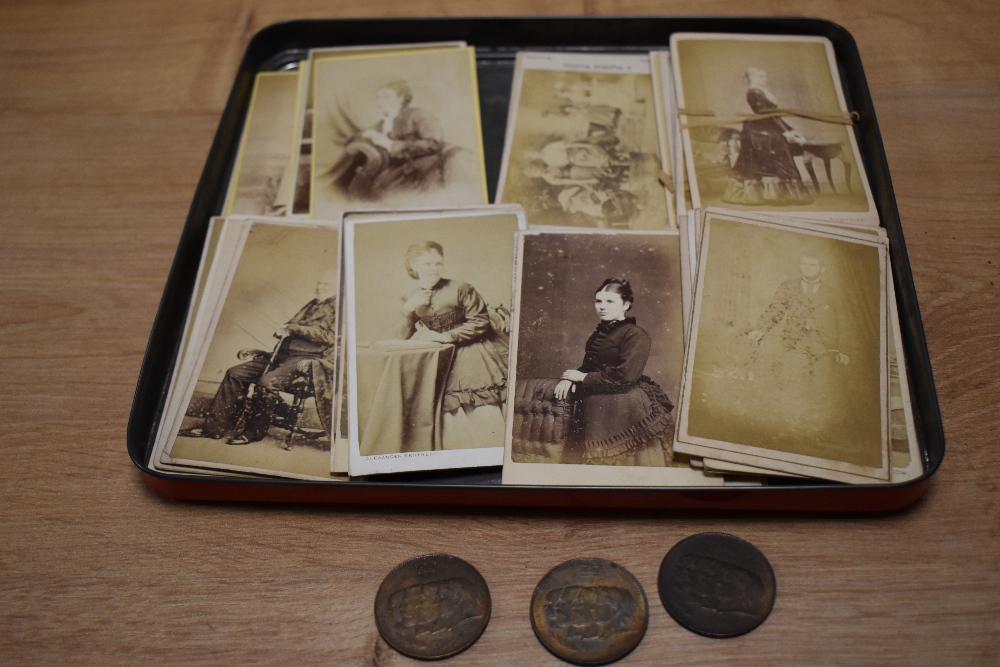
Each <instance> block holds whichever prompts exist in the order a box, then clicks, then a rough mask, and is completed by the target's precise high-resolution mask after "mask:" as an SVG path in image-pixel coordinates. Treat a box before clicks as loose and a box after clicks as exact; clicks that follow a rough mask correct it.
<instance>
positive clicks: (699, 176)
mask: <svg viewBox="0 0 1000 667" xmlns="http://www.w3.org/2000/svg"><path fill="white" fill-rule="evenodd" d="M671 45H672V46H671V55H672V58H673V66H674V76H675V81H676V92H677V106H678V114H679V116H680V119H681V125H682V128H683V140H684V149H685V157H686V160H687V169H688V173H689V176H690V177H691V178H690V186H691V193H692V199H693V205H694V207H695V208H703V207H709V206H722V207H726V208H731V209H741V210H751V211H761V212H763V211H772V212H773V211H778V210H780V211H782V213H784V214H788V215H795V216H800V217H802V216H804V217H808V218H816V219H826V220H831V221H841V222H850V223H855V224H878V214H877V211H876V210H875V206H874V202H873V200H872V196H871V191H870V189H869V186H868V179H867V177H866V175H865V170H864V165H863V164H862V163H861V160H860V156H859V153H858V148H857V142H856V140H855V137H854V130H853V128H852V127H851V122H852V118H851V116H850V113H849V110H848V109H847V108H846V105H845V103H844V97H843V92H842V90H841V87H840V81H839V74H838V73H837V68H836V61H835V59H834V55H833V48H832V46H831V45H830V43H829V42H828V41H827V40H826V39H824V38H819V37H816V38H811V37H781V36H760V35H725V36H720V35H687V34H678V35H674V36H673V38H672V42H671Z"/></svg>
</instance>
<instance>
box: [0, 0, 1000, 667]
mask: <svg viewBox="0 0 1000 667" xmlns="http://www.w3.org/2000/svg"><path fill="white" fill-rule="evenodd" d="M748 10H749V11H752V12H753V13H754V14H787V13H789V12H794V13H795V14H798V15H803V16H820V17H824V18H828V19H831V20H833V21H836V22H838V23H840V24H842V25H843V26H845V27H846V28H847V29H848V30H850V31H851V32H852V33H853V34H854V36H855V38H856V39H857V41H858V45H859V48H860V51H861V54H862V58H863V60H864V63H865V67H866V71H867V74H868V79H869V84H870V86H871V89H872V93H873V96H874V99H875V104H876V108H877V109H878V114H879V119H880V123H881V129H882V134H883V138H884V141H885V147H886V152H887V154H888V158H889V164H890V167H891V170H892V174H893V178H894V185H895V188H896V195H897V200H898V202H899V208H900V213H901V215H902V219H903V225H904V231H905V234H906V239H907V244H908V250H909V256H910V261H911V263H912V267H913V273H914V277H915V281H916V285H917V291H918V294H919V298H920V306H921V310H922V314H923V319H924V325H925V328H926V333H927V340H928V345H929V348H930V355H931V361H932V363H933V366H934V370H935V378H936V381H937V389H938V392H939V396H940V404H941V410H942V412H943V414H944V420H945V431H946V436H947V441H948V454H947V457H946V459H945V462H944V464H943V466H942V467H941V469H940V471H939V472H938V474H937V475H936V479H935V481H934V483H933V484H932V485H931V488H930V491H929V492H928V493H927V495H926V496H925V497H924V499H923V500H921V501H920V502H919V503H918V504H917V505H916V506H914V507H912V508H911V509H909V510H908V511H905V512H901V513H898V514H894V515H890V516H874V517H865V516H841V515H837V516H797V515H780V514H766V515H738V514H721V513H714V514H713V513H677V512H673V513H653V512H610V511H605V512H570V511H528V510H519V511H506V510H505V511H492V510H489V509H480V510H467V509H460V508H456V509H453V510H427V509H420V508H389V509H387V508H370V509H365V508H362V509H358V508H328V507H274V506H251V505H221V504H196V503H180V502H173V501H170V500H165V499H163V498H161V497H158V496H156V495H155V494H153V493H152V492H151V491H149V490H148V489H147V488H146V487H145V486H144V485H143V483H142V482H141V480H140V478H139V475H138V473H137V471H136V470H135V469H134V467H133V466H132V464H131V462H130V461H129V460H128V457H127V455H126V452H125V423H126V420H127V417H128V411H129V404H130V399H131V394H132V391H133V388H134V386H135V380H136V377H137V374H138V371H139V365H140V362H141V359H142V354H143V350H144V346H145V343H146V339H147V336H148V333H149V329H150V326H151V324H152V319H153V316H154V313H155V310H156V307H157V304H158V300H159V297H160V292H161V290H162V288H163V283H164V281H165V278H166V274H167V270H168V268H169V265H170V262H171V259H172V257H173V252H174V248H175V246H176V243H177V239H178V237H179V235H180V231H181V227H182V224H183V221H184V218H185V216H186V213H187V207H188V204H189V202H190V198H191V196H192V194H193V192H194V189H195V185H196V182H197V179H198V177H199V174H200V170H201V168H202V165H203V162H204V159H205V156H206V154H207V152H208V148H209V145H210V142H211V139H212V136H213V133H214V131H215V127H216V124H217V123H218V120H219V117H220V114H221V111H222V107H223V104H224V102H225V99H226V95H227V94H228V90H229V86H230V84H231V82H232V77H233V75H234V73H235V71H236V67H237V65H238V62H239V58H240V56H241V54H242V52H243V49H244V48H245V46H246V43H247V41H248V39H249V38H250V36H251V35H252V34H253V33H254V32H256V31H257V30H259V29H260V28H262V27H264V26H266V25H268V24H270V23H273V22H276V21H280V20H284V19H291V18H304V17H330V16H341V17H348V16H402V15H407V16H419V15H472V14H486V15H489V14H501V13H502V14H532V13H535V14H678V15H684V14H688V15H694V14H737V13H745V12H747V11H748ZM998 32H1000V12H998V10H997V7H996V3H995V2H994V1H993V0H986V1H983V2H973V1H971V0H957V1H956V0H951V1H948V2H945V1H944V0H928V1H927V2H921V3H913V2H907V1H905V0H885V1H884V2H878V3H875V2H862V1H861V0H843V1H838V2H834V1H832V0H804V1H803V2H798V3H796V4H794V5H790V4H787V3H784V2H778V1H776V0H764V1H762V2H757V3H755V4H754V5H753V6H752V8H751V7H750V6H749V5H746V4H745V3H740V2H736V0H699V1H696V0H678V1H676V2H668V3H664V2H652V1H651V0H621V1H616V2H603V3H599V2H596V1H594V0H545V1H543V2H527V1H526V0H510V1H508V2H503V3H500V2H490V3H486V2H483V3H478V4H475V3H470V2H459V1H457V0H437V1H432V0H415V1H414V2H409V3H399V2H390V1H388V0H368V1H366V2H359V1H357V0H346V1H344V2H340V3H336V4H331V3H329V2H318V1H313V0H300V1H297V2H293V1H280V0H272V1H270V2H249V1H242V2H241V1H237V0H220V1H218V2H211V3H207V2H194V1H191V0H187V1H183V2H174V3H157V2H150V1H148V0H141V1H140V0H136V1H133V2H124V1H115V0H91V1H87V2H76V3H66V2H56V1H55V0H43V1H37V2H27V1H19V2H14V1H11V2H6V3H3V5H2V6H0V147H2V150H0V183H3V186H4V187H3V215H0V225H2V233H3V237H2V238H3V241H2V242H0V359H2V360H3V361H2V362H0V369H2V371H3V372H2V373H0V424H2V428H0V455H2V465H0V663H3V664H5V665H17V664H25V665H38V664H58V663H60V662H70V663H73V664H100V665H104V664H138V663H142V664H148V665H151V664H190V665H218V664H294V663H301V664H336V665H339V664H344V665H379V666H381V667H385V666H388V665H405V664H417V663H416V662H415V661H412V660H409V659H407V658H404V657H402V656H400V655H398V654H396V653H395V652H393V651H392V650H391V649H389V648H388V647H387V646H386V645H385V644H384V643H382V642H380V641H379V640H377V638H376V631H375V626H374V621H373V618H372V601H373V599H374V595H375V591H376V589H377V587H378V584H379V582H380V580H381V578H382V577H383V576H384V574H385V573H387V572H388V571H389V570H390V569H391V568H392V567H393V566H395V565H396V564H397V563H399V562H400V561H402V560H404V559H405V558H407V557H409V556H413V555H417V554H420V553H427V552H446V553H452V554H455V555H458V556H461V557H462V558H465V559H466V560H468V561H470V562H471V563H473V564H475V565H476V566H477V567H478V568H479V569H480V571H481V572H482V573H483V575H484V576H485V577H486V580H487V581H488V582H489V584H490V586H491V590H492V594H493V600H494V612H493V619H492V621H491V623H490V626H489V627H488V628H487V630H486V633H485V634H484V635H483V637H482V638H481V639H480V641H479V642H478V643H477V644H476V645H475V646H473V647H472V648H471V649H470V650H469V651H467V652H466V653H464V654H462V655H460V656H458V657H456V658H454V659H453V660H452V661H451V662H450V663H449V664H455V665H496V664H524V665H556V664H559V662H558V661H557V660H556V659H555V658H554V657H552V656H551V655H550V654H548V653H547V652H546V651H545V649H544V648H542V647H541V645H540V644H539V643H538V642H537V641H536V640H535V639H534V636H533V635H532V632H531V627H530V624H529V620H528V613H527V612H528V602H529V599H530V595H531V591H532V588H533V586H534V585H535V583H536V582H537V581H538V580H539V578H541V576H542V575H543V574H544V573H545V572H546V571H547V570H548V569H549V568H551V567H552V566H553V565H555V564H557V563H559V562H561V561H562V560H565V559H568V558H572V557H577V556H599V557H603V558H609V559H611V560H614V561H616V562H618V563H620V564H621V565H623V566H624V567H626V568H628V569H629V570H630V571H632V572H633V573H634V574H635V575H636V576H637V577H638V578H639V580H640V581H641V582H642V583H643V585H644V586H645V587H646V591H647V594H649V595H650V598H651V605H650V608H651V618H650V624H649V632H648V634H647V636H646V638H645V640H644V641H643V642H642V644H640V646H639V647H638V649H637V650H636V651H635V652H634V653H633V654H631V655H630V656H628V658H626V659H625V660H624V661H623V663H622V664H634V665H661V664H685V665H717V664H720V663H722V662H723V661H726V660H734V661H735V660H739V661H740V662H742V663H744V664H761V665H774V664H786V665H807V664H808V665H811V664H859V663H860V664H897V665H915V664H927V665H931V664H933V665H940V664H963V665H966V664H997V662H998V661H1000V548H998V547H1000V506H998V501H997V490H998V482H997V474H996V472H997V470H998V469H1000V448H998V446H997V442H996V438H997V435H998V424H1000V419H998V416H997V414H998V412H997V410H996V405H995V403H996V397H997V395H998V390H1000V382H998V378H1000V367H998V366H1000V363H998V348H1000V346H998V342H1000V341H998V336H1000V334H998V326H997V319H998V318H997V313H998V288H997V283H1000V275H998V268H1000V256H998V248H1000V231H998V230H1000V222H998V220H997V215H996V214H995V210H996V208H997V202H998V201H1000V180H998V179H997V177H996V174H997V173H998V171H1000V130H998V127H1000V112H998V109H997V106H998V101H1000V50H998V48H997V46H996V35H997V34H998ZM703 530H723V531H727V532H732V533H735V534H737V535H740V536H742V537H744V538H746V539H748V540H750V541H752V542H753V543H755V544H756V545H757V546H758V547H759V548H760V549H761V550H762V551H763V552H764V553H765V554H766V555H767V556H768V558H769V559H770V561H771V563H772V564H773V566H774V569H775V573H776V575H777V580H778V599H777V603H776V605H775V608H774V611H773V613H772V614H771V617H770V618H769V619H768V620H767V622H766V623H765V624H764V625H763V626H761V627H760V628H759V629H757V630H756V631H754V632H753V633H751V634H749V635H747V636H744V637H741V638H737V639H731V640H711V639H706V638H703V637H699V636H696V635H694V634H692V633H690V632H687V631H685V630H683V629H682V628H681V627H680V626H678V625H677V624H676V623H674V622H673V621H672V620H671V619H670V618H669V616H668V615H667V614H666V612H665V611H664V610H663V608H662V606H661V605H660V604H659V603H658V601H657V600H656V593H655V581H656V571H657V568H658V566H659V562H660V559H661V558H662V557H663V555H664V554H665V553H666V551H667V549H669V547H670V546H672V545H673V544H674V543H675V542H677V541H678V540H680V539H681V538H683V537H685V536H687V535H690V534H691V533H694V532H698V531H703Z"/></svg>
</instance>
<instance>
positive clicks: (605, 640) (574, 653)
mask: <svg viewBox="0 0 1000 667" xmlns="http://www.w3.org/2000/svg"><path fill="white" fill-rule="evenodd" d="M648 621H649V605H648V603H647V602H646V594H645V593H643V592H642V586H640V585H639V582H638V581H636V578H635V577H633V576H632V574H631V573H630V572H629V571H628V570H626V569H625V568H623V567H621V566H620V565H616V564H615V563H612V562H611V561H609V560H604V559H602V558H574V559H573V560H568V561H566V562H565V563H563V564H561V565H557V566H556V567H554V568H553V569H552V570H550V571H549V573H548V574H546V575H545V576H544V577H542V580H541V581H539V582H538V585H537V586H536V587H535V593H534V594H533V595H532V596H531V627H532V628H533V629H534V630H535V635H536V636H537V637H538V641H540V642H541V643H542V645H543V646H545V648H547V649H548V650H550V651H551V652H552V653H554V654H555V655H556V656H557V657H559V658H562V659H563V660H566V661H567V662H572V663H576V664H578V665H605V664H607V663H609V662H614V661H615V660H618V659H619V658H622V657H624V656H626V655H628V653H629V652H630V651H631V650H632V649H634V648H635V647H636V646H637V645H638V644H639V642H640V641H641V640H642V636H643V635H644V634H646V624H647V622H648Z"/></svg>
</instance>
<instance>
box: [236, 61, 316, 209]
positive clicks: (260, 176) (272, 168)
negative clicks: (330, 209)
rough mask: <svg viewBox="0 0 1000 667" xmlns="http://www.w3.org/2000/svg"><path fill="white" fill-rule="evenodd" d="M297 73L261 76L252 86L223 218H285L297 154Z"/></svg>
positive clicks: (277, 73)
mask: <svg viewBox="0 0 1000 667" xmlns="http://www.w3.org/2000/svg"><path fill="white" fill-rule="evenodd" d="M298 87H299V73H298V72H261V73H260V74H258V75H257V78H256V80H255V82H254V89H253V96H252V98H251V101H250V108H249V110H248V111H247V120H246V126H245V127H244V129H243V139H242V142H241V144H240V153H239V158H238V161H237V166H236V169H235V170H234V173H233V183H232V185H231V187H230V191H229V199H228V202H227V204H228V205H227V214H237V215H284V214H285V213H287V212H288V206H289V202H290V200H291V193H292V177H293V174H292V154H293V152H294V151H295V149H296V148H297V146H296V141H295V125H296V117H297V114H298Z"/></svg>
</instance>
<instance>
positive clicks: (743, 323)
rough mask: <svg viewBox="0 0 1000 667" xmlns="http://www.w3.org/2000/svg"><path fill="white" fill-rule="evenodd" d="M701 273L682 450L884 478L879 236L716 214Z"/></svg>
mask: <svg viewBox="0 0 1000 667" xmlns="http://www.w3.org/2000/svg"><path fill="white" fill-rule="evenodd" d="M699 264H700V266H699V276H698V286H697V290H696V292H695V310H694V317H693V322H692V332H691V341H690V347H689V350H688V360H687V366H686V369H685V378H684V391H683V400H682V405H681V419H680V428H679V430H678V434H677V439H678V441H679V442H678V443H677V444H676V449H677V450H678V451H683V452H686V453H689V454H702V455H705V456H710V455H711V454H710V453H706V452H705V451H704V450H692V449H690V448H689V447H688V446H687V445H685V444H683V443H687V444H689V445H701V446H704V447H708V448H717V449H719V450H724V451H730V452H734V453H736V454H741V455H754V456H759V457H763V458H764V459H768V464H767V466H766V467H771V466H773V467H774V468H775V469H777V470H785V471H787V472H793V473H799V472H804V473H805V474H810V475H812V476H824V475H827V478H828V479H837V480H841V481H857V478H859V477H861V478H864V477H868V478H875V479H887V478H888V463H887V454H888V452H887V442H886V424H887V415H886V407H887V402H888V388H887V383H888V378H887V348H886V345H887V338H886V313H887V311H886V276H885V266H886V255H885V247H884V244H883V243H882V242H881V240H880V239H877V238H875V239H872V240H862V239H859V238H856V236H855V237H844V236H840V235H838V234H836V233H832V232H831V233H824V232H820V231H814V230H808V229H799V230H797V229H793V228H791V227H789V226H787V225H784V226H783V225H776V224H771V223H765V222H761V221H753V220H748V219H740V218H736V217H727V216H725V215H722V214H709V215H708V216H706V220H705V225H704V231H703V239H702V254H701V259H700V262H699ZM717 458H720V459H724V460H725V458H726V457H725V456H723V455H721V454H719V455H718V456H717ZM735 461H736V462H738V463H744V462H748V461H746V460H742V459H737V460H735ZM797 466H802V467H797ZM852 476H853V477H852Z"/></svg>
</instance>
